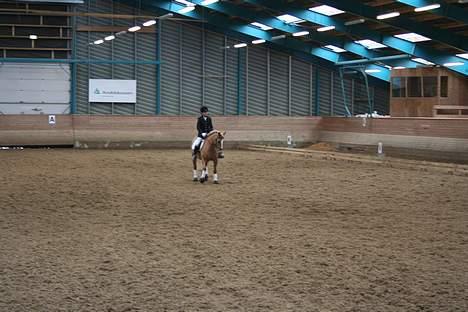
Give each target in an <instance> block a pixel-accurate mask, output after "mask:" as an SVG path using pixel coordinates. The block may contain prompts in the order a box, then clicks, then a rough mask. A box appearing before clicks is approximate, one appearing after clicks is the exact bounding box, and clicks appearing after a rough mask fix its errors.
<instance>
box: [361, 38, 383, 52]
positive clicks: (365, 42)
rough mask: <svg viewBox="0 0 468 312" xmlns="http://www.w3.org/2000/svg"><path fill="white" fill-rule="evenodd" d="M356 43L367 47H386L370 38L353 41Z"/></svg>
mask: <svg viewBox="0 0 468 312" xmlns="http://www.w3.org/2000/svg"><path fill="white" fill-rule="evenodd" d="M355 42H356V43H359V44H360V45H362V46H364V47H366V48H367V49H370V50H372V49H380V48H386V47H387V46H386V45H383V44H381V43H379V42H376V41H374V40H370V39H364V40H358V41H355Z"/></svg>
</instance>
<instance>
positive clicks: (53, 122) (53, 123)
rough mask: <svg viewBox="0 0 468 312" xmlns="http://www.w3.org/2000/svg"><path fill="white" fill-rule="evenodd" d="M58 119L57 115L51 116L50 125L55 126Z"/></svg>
mask: <svg viewBox="0 0 468 312" xmlns="http://www.w3.org/2000/svg"><path fill="white" fill-rule="evenodd" d="M55 123H56V119H55V115H49V125H55Z"/></svg>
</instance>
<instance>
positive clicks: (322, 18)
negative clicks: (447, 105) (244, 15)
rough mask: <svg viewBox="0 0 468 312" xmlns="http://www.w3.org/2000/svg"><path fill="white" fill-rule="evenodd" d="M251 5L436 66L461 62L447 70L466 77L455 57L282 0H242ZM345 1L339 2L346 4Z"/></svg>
mask: <svg viewBox="0 0 468 312" xmlns="http://www.w3.org/2000/svg"><path fill="white" fill-rule="evenodd" d="M244 1H245V2H249V3H252V4H256V5H260V6H263V7H266V8H271V9H274V10H277V11H279V12H283V13H288V14H291V15H294V16H296V17H298V18H301V19H304V20H306V21H309V22H312V23H315V24H318V25H321V26H335V29H336V30H337V31H340V32H344V33H348V34H352V35H356V36H359V37H362V38H366V39H371V40H374V41H376V42H380V43H383V44H384V45H386V46H389V47H391V48H394V49H396V50H398V51H401V52H403V53H407V54H410V55H414V56H416V57H421V58H424V59H427V60H428V61H431V62H433V63H435V64H438V65H443V64H445V63H449V62H450V63H451V62H461V63H463V64H464V65H462V66H455V67H450V68H449V69H451V70H453V71H455V72H458V73H460V74H463V75H465V76H468V61H467V60H465V59H463V58H460V57H456V56H454V55H450V54H446V53H444V52H441V51H438V50H435V49H432V48H429V47H423V46H421V45H417V44H415V43H412V42H409V41H406V40H403V39H400V38H396V37H394V36H390V35H385V34H382V33H379V32H377V31H374V30H371V29H369V28H368V27H365V26H363V25H362V24H361V25H352V26H346V25H345V24H344V22H343V21H342V20H340V19H337V18H334V17H333V16H326V15H322V14H319V13H316V12H313V11H310V10H307V9H304V8H302V7H300V6H297V5H294V4H293V3H289V2H287V1H284V0H244ZM347 1H348V0H346V1H340V3H341V2H346V3H347ZM321 2H323V1H321ZM336 7H337V8H339V9H342V10H344V8H343V7H340V6H336Z"/></svg>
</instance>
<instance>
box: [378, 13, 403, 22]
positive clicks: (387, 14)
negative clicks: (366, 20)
mask: <svg viewBox="0 0 468 312" xmlns="http://www.w3.org/2000/svg"><path fill="white" fill-rule="evenodd" d="M397 16H400V12H390V13H385V14H381V15H377V19H378V20H383V19H387V18H392V17H397Z"/></svg>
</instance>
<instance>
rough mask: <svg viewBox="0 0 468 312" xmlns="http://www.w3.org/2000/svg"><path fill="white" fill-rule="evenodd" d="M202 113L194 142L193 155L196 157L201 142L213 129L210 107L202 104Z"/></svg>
mask: <svg viewBox="0 0 468 312" xmlns="http://www.w3.org/2000/svg"><path fill="white" fill-rule="evenodd" d="M200 113H201V116H200V117H198V121H197V130H198V136H197V138H196V139H195V141H193V144H192V157H196V154H197V152H198V149H199V148H200V144H201V143H202V141H203V140H204V139H205V138H206V136H207V135H208V133H210V132H211V131H213V122H212V121H211V117H210V116H208V107H206V106H202V107H201V108H200Z"/></svg>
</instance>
